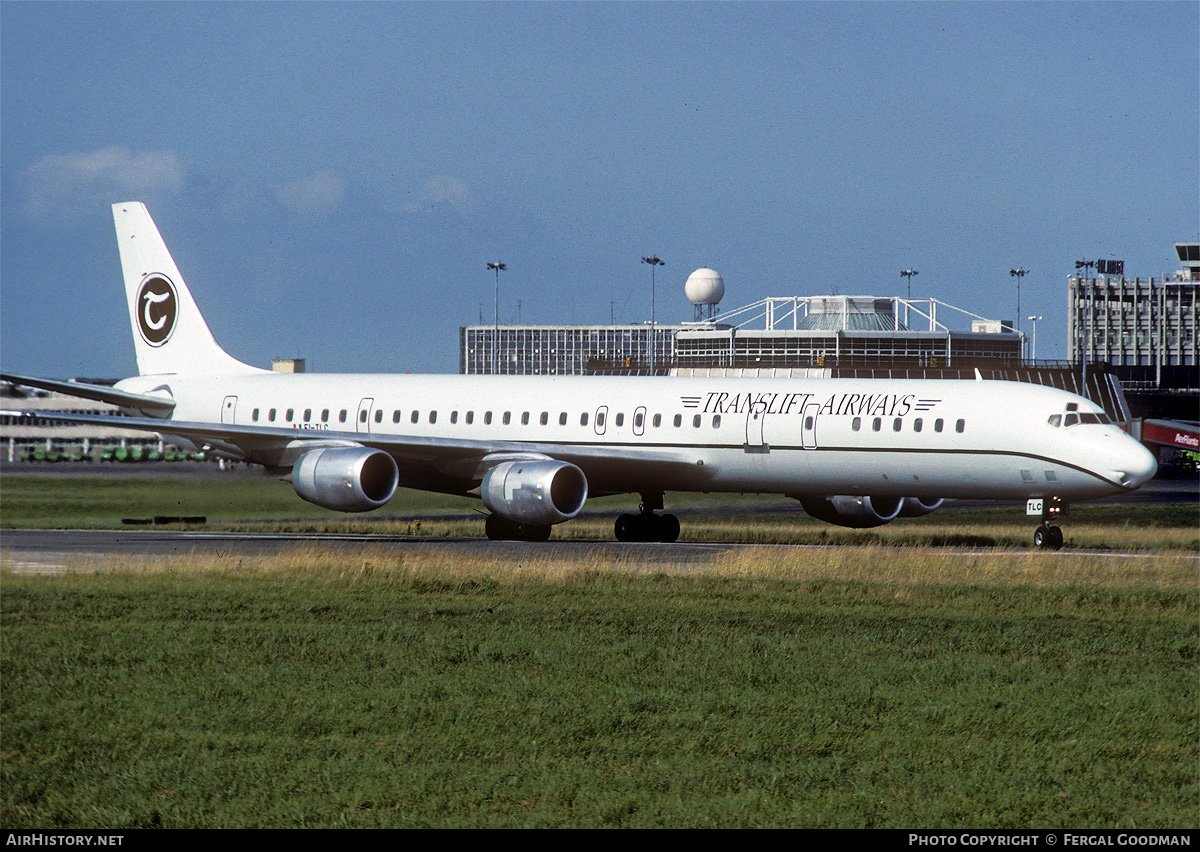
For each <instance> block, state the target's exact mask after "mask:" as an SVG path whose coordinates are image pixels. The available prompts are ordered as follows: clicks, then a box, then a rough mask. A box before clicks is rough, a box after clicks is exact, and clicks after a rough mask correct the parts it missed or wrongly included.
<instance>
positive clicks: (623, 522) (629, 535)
mask: <svg viewBox="0 0 1200 852" xmlns="http://www.w3.org/2000/svg"><path fill="white" fill-rule="evenodd" d="M613 532H614V533H615V534H616V536H617V541H640V539H639V538H638V516H637V515H631V514H629V513H628V512H626V513H625V514H623V515H621V516H620V517H618V518H617V522H616V523H615V524H614V525H613Z"/></svg>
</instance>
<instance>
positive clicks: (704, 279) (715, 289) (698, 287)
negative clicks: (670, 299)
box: [683, 267, 725, 305]
mask: <svg viewBox="0 0 1200 852" xmlns="http://www.w3.org/2000/svg"><path fill="white" fill-rule="evenodd" d="M683 292H684V294H685V295H687V297H688V301H689V302H691V303H692V304H693V305H715V304H718V303H719V302H720V301H721V299H722V297H724V295H725V281H724V279H722V278H721V275H720V273H719V272H717V271H716V270H715V269H709V268H708V267H701V268H700V269H697V270H696V271H695V272H693V273H692V274H691V275H689V276H688V280H687V283H686V284H684V285H683Z"/></svg>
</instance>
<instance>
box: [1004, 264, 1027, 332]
mask: <svg viewBox="0 0 1200 852" xmlns="http://www.w3.org/2000/svg"><path fill="white" fill-rule="evenodd" d="M1008 274H1009V275H1011V276H1012V277H1013V278H1016V279H1017V318H1016V320H1015V322H1016V324H1017V327H1016V328H1014V329H1013V331H1015V332H1016V333H1017V334H1020V333H1021V279H1022V278H1024V277H1025V276H1026V275H1028V274H1029V270H1028V269H1021V268H1020V267H1018V268H1017V269H1010V270H1008Z"/></svg>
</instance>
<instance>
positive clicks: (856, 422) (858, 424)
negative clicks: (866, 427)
mask: <svg viewBox="0 0 1200 852" xmlns="http://www.w3.org/2000/svg"><path fill="white" fill-rule="evenodd" d="M850 428H851V429H853V430H854V431H855V432H857V431H859V430H860V429H862V418H861V417H855V418H854V419H853V420H851V421H850Z"/></svg>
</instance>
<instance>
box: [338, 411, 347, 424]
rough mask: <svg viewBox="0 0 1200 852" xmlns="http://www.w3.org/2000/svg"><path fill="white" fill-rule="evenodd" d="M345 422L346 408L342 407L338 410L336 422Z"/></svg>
mask: <svg viewBox="0 0 1200 852" xmlns="http://www.w3.org/2000/svg"><path fill="white" fill-rule="evenodd" d="M345 422H346V409H344V408H343V409H342V410H341V411H339V412H338V423H345Z"/></svg>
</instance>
